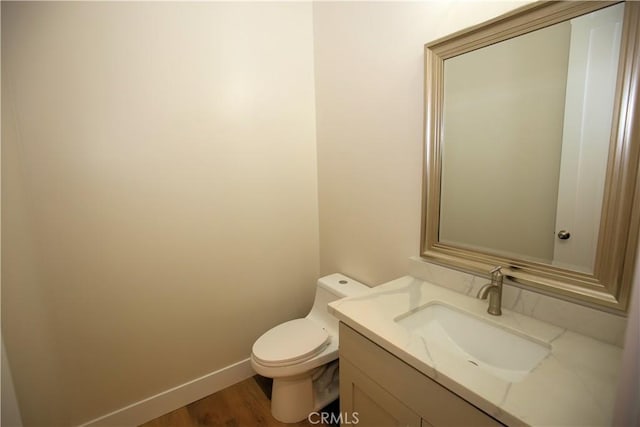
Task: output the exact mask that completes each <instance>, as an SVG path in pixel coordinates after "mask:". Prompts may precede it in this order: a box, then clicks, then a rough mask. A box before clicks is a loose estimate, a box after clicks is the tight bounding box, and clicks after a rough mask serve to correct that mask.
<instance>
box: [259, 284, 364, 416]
mask: <svg viewBox="0 0 640 427" xmlns="http://www.w3.org/2000/svg"><path fill="white" fill-rule="evenodd" d="M369 290H370V288H369V287H368V286H366V285H363V284H362V283H359V282H356V281H355V280H352V279H350V278H348V277H346V276H343V275H342V274H338V273H336V274H331V275H329V276H325V277H322V278H320V279H319V280H318V284H317V287H316V297H315V300H314V302H313V307H312V308H311V312H310V313H309V314H308V315H307V317H305V318H302V319H295V320H290V321H288V322H285V323H282V324H280V325H277V326H275V327H273V328H271V329H270V330H268V331H267V332H265V333H264V334H262V336H261V337H260V338H258V339H257V341H256V342H255V343H254V344H253V349H252V352H251V366H253V369H254V370H255V371H256V372H257V373H258V374H260V375H262V376H264V377H269V378H273V388H272V390H271V413H272V414H273V416H274V417H275V418H276V419H277V420H279V421H281V422H284V423H295V422H298V421H302V420H304V419H305V418H307V416H308V415H309V413H311V412H313V411H317V410H319V409H321V408H323V407H325V406H326V405H328V404H329V403H331V402H333V401H334V400H335V399H336V398H337V397H338V387H339V385H338V370H337V368H338V361H337V359H338V320H337V319H336V318H335V317H333V316H332V315H330V314H329V313H328V312H327V304H328V303H330V302H331V301H335V300H337V299H340V298H343V297H347V296H355V295H361V294H364V293H366V292H368V291H369Z"/></svg>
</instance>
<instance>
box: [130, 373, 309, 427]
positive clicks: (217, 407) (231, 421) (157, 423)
mask: <svg viewBox="0 0 640 427" xmlns="http://www.w3.org/2000/svg"><path fill="white" fill-rule="evenodd" d="M269 390H270V389H269ZM270 405H271V401H270V400H269V399H268V397H267V396H266V395H265V391H263V390H262V388H261V386H260V385H258V383H257V382H256V379H254V378H248V379H246V380H244V381H242V382H240V383H238V384H235V385H233V386H231V387H228V388H226V389H224V390H221V391H219V392H217V393H214V394H212V395H211V396H207V397H205V398H204V399H200V400H198V401H196V402H193V403H191V404H189V405H187V406H183V407H182V408H179V409H176V410H175V411H173V412H169V413H168V414H165V415H163V416H161V417H158V418H156V419H155V420H151V421H149V422H148V423H145V424H143V425H142V426H141V427H192V426H193V427H195V426H224V427H245V426H246V427H254V426H256V427H257V426H261V427H262V426H264V427H283V426H312V425H314V424H311V423H310V422H308V421H307V420H303V421H301V422H299V423H297V424H284V423H281V422H279V421H277V420H276V419H274V418H273V416H272V415H271V409H270Z"/></svg>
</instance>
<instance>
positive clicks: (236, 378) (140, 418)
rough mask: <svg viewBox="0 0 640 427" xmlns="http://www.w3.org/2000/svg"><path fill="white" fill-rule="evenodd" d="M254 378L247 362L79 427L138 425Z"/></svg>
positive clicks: (226, 368)
mask: <svg viewBox="0 0 640 427" xmlns="http://www.w3.org/2000/svg"><path fill="white" fill-rule="evenodd" d="M253 375H255V372H254V370H253V368H251V362H250V359H245V360H242V361H240V362H238V363H234V364H233V365H230V366H227V367H225V368H222V369H219V370H217V371H215V372H211V373H210V374H207V375H204V376H202V377H200V378H196V379H195V380H192V381H189V382H186V383H184V384H182V385H179V386H177V387H174V388H171V389H169V390H166V391H163V392H162V393H158V394H156V395H155V396H151V397H148V398H146V399H143V400H141V401H139V402H136V403H133V404H131V405H129V406H126V407H124V408H122V409H118V410H117V411H113V412H111V413H110V414H106V415H103V416H101V417H99V418H96V419H94V420H91V421H89V422H86V423H84V424H82V425H81V426H80V427H85V426H87V427H89V426H90V427H107V426H109V427H113V426H138V425H140V424H142V423H145V422H147V421H150V420H152V419H154V418H157V417H159V416H161V415H164V414H166V413H167V412H171V411H173V410H175V409H178V408H180V407H182V406H185V405H187V404H189V403H191V402H194V401H196V400H199V399H202V398H203V397H206V396H208V395H210V394H212V393H215V392H216V391H219V390H222V389H223V388H226V387H229V386H230V385H233V384H236V383H238V382H240V381H243V380H245V379H247V378H249V377H251V376H253Z"/></svg>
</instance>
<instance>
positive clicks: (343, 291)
mask: <svg viewBox="0 0 640 427" xmlns="http://www.w3.org/2000/svg"><path fill="white" fill-rule="evenodd" d="M318 286H320V287H322V288H324V289H326V290H327V291H329V292H331V293H332V294H333V295H336V296H339V297H351V296H355V295H361V294H364V293H366V292H368V291H370V290H371V288H370V287H369V286H367V285H365V284H363V283H360V282H358V281H357V280H353V279H352V278H350V277H347V276H345V275H344V274H341V273H333V274H329V275H328V276H324V277H321V278H320V279H318Z"/></svg>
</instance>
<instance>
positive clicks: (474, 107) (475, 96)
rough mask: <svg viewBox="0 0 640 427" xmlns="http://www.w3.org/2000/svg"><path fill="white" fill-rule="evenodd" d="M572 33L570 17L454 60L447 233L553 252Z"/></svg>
mask: <svg viewBox="0 0 640 427" xmlns="http://www.w3.org/2000/svg"><path fill="white" fill-rule="evenodd" d="M570 36H571V24H570V23H569V22H563V23H560V24H557V25H553V26H551V27H548V28H544V29H543V30H540V31H535V32H533V33H530V34H526V35H523V36H520V37H518V38H515V39H511V40H507V41H504V42H502V43H498V44H494V45H491V46H487V47H486V48H484V49H479V50H476V51H473V52H469V53H467V54H465V55H460V56H458V57H455V58H451V59H448V60H446V61H445V65H444V98H445V105H444V107H445V108H444V116H443V120H444V122H445V137H444V141H443V156H442V163H443V165H442V185H441V191H442V193H441V199H440V200H441V213H440V241H443V242H447V243H453V244H459V245H463V246H468V247H473V248H481V249H485V250H490V251H491V252H494V253H496V252H497V253H502V254H516V256H524V257H527V258H529V259H533V260H537V261H542V262H548V263H550V262H551V261H552V260H553V244H554V242H555V234H554V230H555V225H556V224H555V220H556V205H557V203H556V201H557V199H558V178H559V173H560V153H561V148H562V128H563V118H564V105H565V92H566V87H567V66H568V60H569V40H570ZM523 88H525V89H523Z"/></svg>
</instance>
